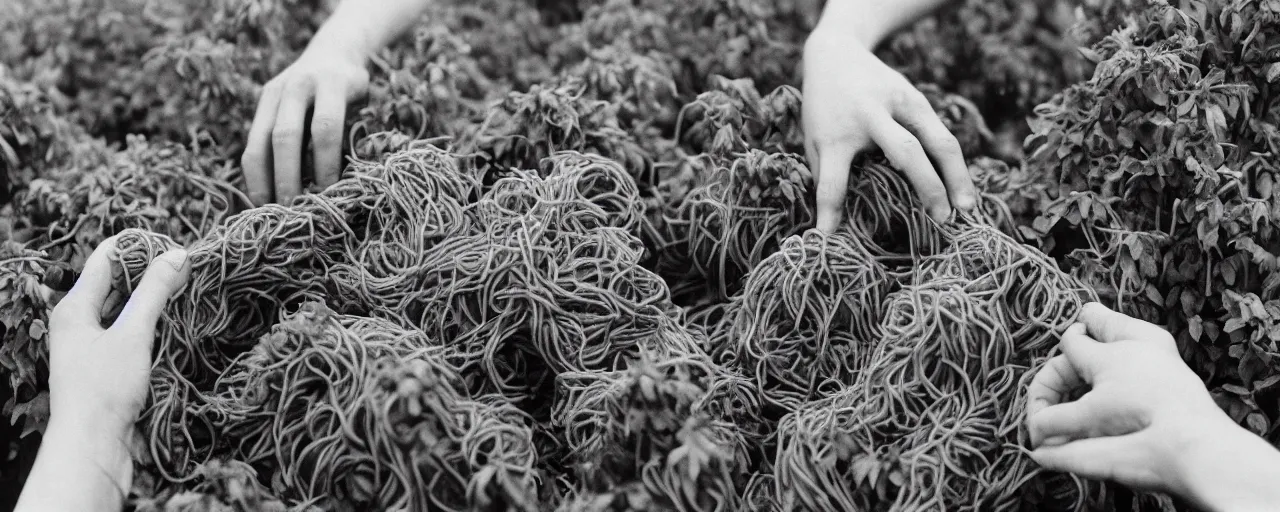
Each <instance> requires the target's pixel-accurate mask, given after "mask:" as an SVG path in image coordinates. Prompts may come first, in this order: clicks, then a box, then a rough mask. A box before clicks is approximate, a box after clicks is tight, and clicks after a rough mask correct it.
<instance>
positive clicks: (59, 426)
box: [41, 416, 133, 490]
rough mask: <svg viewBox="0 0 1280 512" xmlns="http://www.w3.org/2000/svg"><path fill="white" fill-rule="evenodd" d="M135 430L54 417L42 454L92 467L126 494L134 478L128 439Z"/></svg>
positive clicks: (50, 423) (43, 444)
mask: <svg viewBox="0 0 1280 512" xmlns="http://www.w3.org/2000/svg"><path fill="white" fill-rule="evenodd" d="M132 435H133V426H132V425H130V426H127V427H119V426H116V425H112V424H110V422H100V423H98V424H96V425H95V424H91V423H87V422H79V421H73V420H71V419H60V418H58V417H57V416H51V417H50V419H49V426H48V428H46V429H45V434H44V436H43V439H42V440H41V452H42V453H43V452H46V451H47V452H49V454H50V456H52V457H55V458H59V459H66V460H65V462H66V463H67V464H74V465H77V466H79V465H84V466H93V467H96V468H98V469H99V470H100V472H101V473H102V475H103V476H104V477H105V478H108V479H110V480H111V481H112V482H113V483H116V484H117V485H120V486H122V487H123V488H125V489H126V490H127V488H128V484H129V481H130V479H131V477H132V475H133V458H132V456H131V455H130V453H129V439H130V438H131V437H132Z"/></svg>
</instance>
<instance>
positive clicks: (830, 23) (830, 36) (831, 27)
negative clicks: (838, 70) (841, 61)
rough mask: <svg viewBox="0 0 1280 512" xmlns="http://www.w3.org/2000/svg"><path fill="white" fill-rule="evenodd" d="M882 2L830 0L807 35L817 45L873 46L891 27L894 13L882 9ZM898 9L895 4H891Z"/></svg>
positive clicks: (869, 48) (887, 34)
mask: <svg viewBox="0 0 1280 512" xmlns="http://www.w3.org/2000/svg"><path fill="white" fill-rule="evenodd" d="M882 4H884V2H875V1H866V0H863V1H855V0H843V1H842V0H831V1H828V2H827V6H826V7H825V8H824V9H823V11H822V17H821V18H820V19H819V20H818V24H817V26H815V27H814V28H813V32H811V33H810V34H809V39H810V40H812V41H814V42H815V43H817V44H818V45H829V44H837V45H843V46H845V47H846V49H847V47H848V46H849V45H856V46H857V47H859V48H862V49H865V50H868V51H870V50H873V49H874V48H875V47H876V46H877V45H879V44H880V43H881V42H882V41H883V40H884V39H885V38H886V37H888V36H889V33H890V32H891V31H892V29H893V27H892V19H893V16H892V15H891V14H890V13H888V12H885V9H886V7H885V6H884V5H882ZM890 9H892V10H897V9H898V8H897V7H890Z"/></svg>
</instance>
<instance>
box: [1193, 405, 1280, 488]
mask: <svg viewBox="0 0 1280 512" xmlns="http://www.w3.org/2000/svg"><path fill="white" fill-rule="evenodd" d="M1206 423H1207V424H1206V426H1205V427H1202V428H1200V429H1198V430H1196V431H1195V432H1194V433H1190V434H1188V436H1187V437H1186V438H1185V442H1184V443H1183V447H1184V448H1185V449H1183V450H1182V451H1181V452H1180V453H1179V454H1178V456H1177V459H1176V463H1175V464H1174V468H1175V473H1176V478H1175V482H1174V484H1173V486H1172V487H1173V489H1172V490H1173V492H1175V493H1176V494H1179V495H1181V496H1183V497H1184V498H1186V499H1187V500H1188V501H1190V502H1191V503H1193V504H1195V505H1196V506H1197V507H1198V508H1200V509H1202V510H1263V509H1265V507H1266V505H1267V503H1274V502H1275V500H1276V499H1278V498H1280V495H1277V490H1276V488H1275V486H1274V481H1275V480H1276V479H1277V478H1280V474H1278V473H1280V453H1278V452H1276V450H1275V448H1273V447H1272V446H1271V445H1270V444H1268V443H1267V442H1266V441H1265V440H1263V439H1262V438H1260V437H1258V436H1256V435H1254V434H1253V433H1252V432H1249V431H1248V430H1245V429H1244V428H1243V427H1241V426H1239V425H1237V424H1235V423H1234V422H1232V421H1231V420H1230V419H1229V418H1227V417H1226V415H1225V414H1224V415H1222V416H1221V418H1216V417H1215V418H1214V419H1212V420H1207V421H1206Z"/></svg>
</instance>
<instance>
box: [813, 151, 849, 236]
mask: <svg viewBox="0 0 1280 512" xmlns="http://www.w3.org/2000/svg"><path fill="white" fill-rule="evenodd" d="M817 150H818V168H819V169H821V170H822V174H821V175H819V176H818V191H817V199H818V226H817V227H818V229H820V230H822V231H824V232H826V233H834V232H835V231H836V228H838V227H839V226H840V216H841V214H842V213H843V212H844V197H845V193H846V192H847V191H848V188H849V166H850V165H852V164H853V156H854V154H855V153H857V150H856V149H854V147H853V146H852V145H850V144H827V145H825V146H819V147H817Z"/></svg>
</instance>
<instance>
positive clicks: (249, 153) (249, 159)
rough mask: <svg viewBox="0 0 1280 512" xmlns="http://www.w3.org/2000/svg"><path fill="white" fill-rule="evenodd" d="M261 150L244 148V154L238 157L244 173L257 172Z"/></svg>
mask: <svg viewBox="0 0 1280 512" xmlns="http://www.w3.org/2000/svg"><path fill="white" fill-rule="evenodd" d="M262 156H263V153H262V150H260V149H258V148H245V150H244V153H242V154H241V155H240V167H241V168H243V169H244V170H245V172H249V173H254V172H257V171H258V162H261V161H262Z"/></svg>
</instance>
